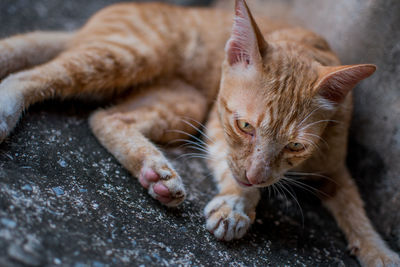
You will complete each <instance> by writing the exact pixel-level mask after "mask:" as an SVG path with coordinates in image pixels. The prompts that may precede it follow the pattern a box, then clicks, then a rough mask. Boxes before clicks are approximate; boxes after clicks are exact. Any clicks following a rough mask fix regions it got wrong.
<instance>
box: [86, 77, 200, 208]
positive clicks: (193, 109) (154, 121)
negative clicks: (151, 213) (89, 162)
mask: <svg viewBox="0 0 400 267" xmlns="http://www.w3.org/2000/svg"><path fill="white" fill-rule="evenodd" d="M206 107H207V104H206V100H205V98H204V97H203V96H202V95H201V94H200V93H199V92H198V91H196V90H195V89H194V88H193V87H191V86H190V85H188V84H186V83H184V82H181V81H172V82H168V83H165V84H160V85H153V86H151V87H148V88H144V89H143V91H142V92H141V93H139V94H137V93H136V94H135V93H134V94H133V95H132V96H131V97H129V98H127V99H126V100H124V101H123V102H122V103H120V104H118V105H116V106H114V107H111V108H109V109H107V110H99V111H96V112H95V113H94V114H93V115H92V116H91V118H90V126H91V128H92V130H93V133H94V134H95V135H96V137H97V138H98V140H99V141H100V143H101V144H103V145H104V146H105V147H106V149H107V150H108V151H109V152H111V154H113V155H114V156H115V158H116V159H117V160H118V161H119V162H120V163H121V164H122V165H123V166H124V167H125V168H126V169H128V170H129V171H130V172H131V173H132V175H133V176H135V177H138V178H139V182H140V183H141V185H142V186H143V187H144V188H146V189H147V190H148V193H149V194H150V195H151V196H152V197H153V198H155V199H157V200H159V201H160V202H161V203H163V204H164V205H167V206H176V205H178V204H180V203H181V202H182V201H183V200H184V198H185V195H186V193H185V189H184V186H183V183H182V180H181V178H180V176H179V174H178V173H177V172H176V171H175V170H174V168H173V166H172V165H171V164H170V163H169V161H168V160H167V159H166V157H165V156H164V155H163V154H162V152H161V151H160V150H159V149H158V148H157V147H156V146H155V145H154V144H153V143H152V142H151V141H150V140H152V141H154V142H157V143H168V142H171V141H174V140H177V139H187V137H188V136H187V134H193V133H195V129H193V128H192V127H191V126H190V125H188V124H187V123H185V119H183V118H186V119H188V118H191V119H193V120H196V121H202V120H203V119H204V116H205V114H206ZM189 120H190V119H189Z"/></svg>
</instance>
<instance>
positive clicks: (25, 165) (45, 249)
mask: <svg viewBox="0 0 400 267" xmlns="http://www.w3.org/2000/svg"><path fill="white" fill-rule="evenodd" d="M112 2H116V1H105V0H87V1H75V0H74V1H72V0H70V1H62V0H36V1H29V0H2V1H1V2H0V36H1V37H5V36H7V35H10V34H15V33H19V32H27V31H31V30H36V29H67V30H72V29H76V28H77V27H79V26H80V25H82V24H83V23H84V21H85V20H86V19H87V18H88V17H89V16H90V14H92V13H93V12H95V11H96V10H98V9H100V8H101V7H102V6H105V5H107V4H110V3H112ZM175 2H176V3H181V4H195V3H196V2H197V3H205V2H206V1H195V0H193V1H184V0H180V1H178V0H176V1H175ZM94 108H95V105H94V104H88V103H82V102H78V101H68V102H64V103H60V102H57V101H48V102H46V103H43V104H39V105H35V106H34V107H32V108H30V109H29V110H28V111H27V112H26V114H25V116H24V117H23V119H22V120H21V122H20V123H19V125H18V127H17V128H16V130H15V131H14V132H13V133H12V135H11V136H10V138H8V139H7V140H6V142H5V143H3V144H1V145H0V266H56V265H60V266H75V267H81V266H94V267H100V266H170V265H171V266H357V265H358V264H357V262H356V260H355V259H354V258H353V257H350V256H349V254H348V253H347V252H346V241H345V239H344V237H343V235H342V233H341V231H340V230H339V229H338V227H337V226H336V224H335V222H334V220H333V218H332V217H331V216H330V215H329V214H328V213H327V212H326V211H325V210H324V209H323V208H322V206H321V204H320V202H319V201H318V199H316V198H315V197H314V196H313V195H312V194H309V193H307V192H302V191H296V194H297V195H298V197H299V200H300V205H301V208H300V207H299V206H298V205H297V203H296V202H295V201H293V199H291V198H288V199H287V198H285V197H283V196H279V195H278V196H271V198H270V199H269V197H268V193H267V192H265V194H264V195H265V198H264V200H263V201H262V202H261V203H260V205H259V207H258V217H257V220H256V223H255V224H254V226H253V227H252V228H251V230H250V232H249V233H248V234H247V235H246V236H245V237H244V238H243V239H242V240H238V241H234V242H231V243H224V242H219V241H217V240H215V238H214V237H213V236H211V235H210V234H209V233H208V232H207V230H206V229H205V227H204V224H205V221H204V218H203V216H202V210H203V208H204V206H205V204H206V203H207V201H209V200H210V199H211V197H212V195H213V194H215V193H216V189H215V187H214V185H213V183H212V181H211V177H210V176H209V171H208V170H207V169H206V167H205V164H204V162H203V161H202V160H198V159H184V160H182V159H180V160H178V159H177V158H178V157H179V155H180V154H182V153H184V151H183V150H182V149H179V148H174V149H168V150H166V153H167V155H168V157H169V158H170V159H171V160H172V161H173V163H174V164H175V166H176V168H177V169H178V171H180V173H181V175H182V177H183V179H184V181H185V184H186V187H187V191H188V194H189V196H188V199H187V200H186V201H185V202H184V203H183V205H181V206H180V207H179V208H176V209H167V208H165V207H164V206H162V205H160V204H159V203H158V202H157V201H155V200H153V199H152V198H151V197H149V196H148V195H147V193H146V191H145V190H144V189H142V187H141V186H140V184H139V183H138V182H137V181H136V179H133V178H132V177H131V176H130V175H129V173H128V172H127V171H126V170H125V169H123V168H122V167H121V166H120V165H119V163H118V162H117V161H116V160H115V159H114V158H113V157H112V156H111V155H110V154H109V153H108V152H107V151H106V150H105V149H104V148H103V147H102V146H101V145H100V144H99V143H98V142H97V140H96V139H95V138H94V136H93V135H92V134H91V132H90V130H89V127H88V123H87V117H88V115H89V114H90V112H91V111H92V110H93V109H94Z"/></svg>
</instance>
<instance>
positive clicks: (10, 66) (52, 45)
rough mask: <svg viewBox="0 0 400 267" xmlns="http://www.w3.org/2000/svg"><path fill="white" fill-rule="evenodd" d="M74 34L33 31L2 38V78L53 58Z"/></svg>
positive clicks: (0, 62) (63, 48)
mask: <svg viewBox="0 0 400 267" xmlns="http://www.w3.org/2000/svg"><path fill="white" fill-rule="evenodd" d="M73 36H74V33H72V32H71V33H69V32H32V33H27V34H20V35H15V36H12V37H9V38H6V39H3V40H0V80H1V79H3V78H5V77H6V76H7V75H9V74H11V73H13V72H16V71H19V70H22V69H26V68H30V67H33V66H35V65H39V64H42V63H45V62H47V61H49V60H51V59H53V58H54V57H55V56H57V55H58V54H59V53H61V52H62V51H63V50H65V49H66V48H67V47H68V44H69V41H70V40H71V39H72V37H73Z"/></svg>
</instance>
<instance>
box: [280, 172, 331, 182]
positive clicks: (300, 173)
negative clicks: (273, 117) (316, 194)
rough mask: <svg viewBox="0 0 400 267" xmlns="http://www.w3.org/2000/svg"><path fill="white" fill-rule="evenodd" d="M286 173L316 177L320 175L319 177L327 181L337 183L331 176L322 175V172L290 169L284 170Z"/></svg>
mask: <svg viewBox="0 0 400 267" xmlns="http://www.w3.org/2000/svg"><path fill="white" fill-rule="evenodd" d="M286 174H289V175H293V176H303V177H305V176H316V177H320V178H324V179H327V180H328V181H331V182H333V183H335V184H337V185H338V183H337V182H336V181H335V180H333V179H332V178H331V177H329V176H326V175H323V174H320V173H311V172H290V171H289V172H286Z"/></svg>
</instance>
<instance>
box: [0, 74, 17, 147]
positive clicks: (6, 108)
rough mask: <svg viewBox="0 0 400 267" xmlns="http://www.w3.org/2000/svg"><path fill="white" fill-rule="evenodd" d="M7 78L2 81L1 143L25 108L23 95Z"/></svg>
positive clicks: (0, 86) (0, 108)
mask: <svg viewBox="0 0 400 267" xmlns="http://www.w3.org/2000/svg"><path fill="white" fill-rule="evenodd" d="M11 85H12V84H10V83H8V82H7V80H4V81H2V82H1V83H0V143H2V142H3V141H4V139H5V138H6V137H7V136H8V135H9V134H10V132H11V131H12V130H13V129H14V127H15V125H16V124H17V122H18V120H19V117H20V116H21V113H22V110H23V103H22V96H21V95H20V94H19V93H18V90H17V89H16V88H14V87H12V86H11Z"/></svg>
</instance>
